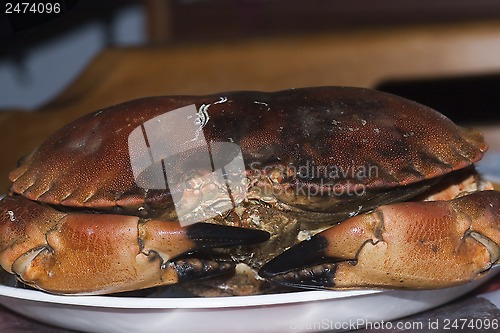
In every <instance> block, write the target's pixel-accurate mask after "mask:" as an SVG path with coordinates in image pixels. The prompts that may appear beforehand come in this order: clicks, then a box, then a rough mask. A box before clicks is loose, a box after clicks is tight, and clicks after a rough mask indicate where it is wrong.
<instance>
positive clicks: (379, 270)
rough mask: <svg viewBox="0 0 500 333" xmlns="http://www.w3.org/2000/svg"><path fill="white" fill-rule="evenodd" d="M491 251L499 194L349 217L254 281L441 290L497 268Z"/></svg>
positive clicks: (498, 236)
mask: <svg viewBox="0 0 500 333" xmlns="http://www.w3.org/2000/svg"><path fill="white" fill-rule="evenodd" d="M499 244H500V193H499V192H495V191H483V192H477V193H474V194H470V195H467V196H464V197H461V198H458V199H454V200H451V201H434V202H407V203H397V204H391V205H386V206H382V207H379V208H377V209H375V210H374V211H372V212H370V213H367V214H363V215H359V216H355V217H352V218H350V219H347V220H346V221H344V222H342V223H340V224H338V225H335V226H333V227H331V228H330V229H327V230H325V231H323V232H321V233H319V234H317V235H315V236H313V237H311V239H310V240H308V241H304V242H302V243H299V244H297V245H296V246H294V247H292V248H291V249H289V250H288V251H286V252H284V253H283V254H282V255H280V256H278V257H276V258H275V259H273V260H271V261H270V262H268V263H267V264H266V265H265V266H264V267H262V269H261V270H260V272H259V274H260V275H261V276H262V277H264V278H266V279H268V280H270V281H272V282H276V283H280V284H283V285H289V286H296V287H302V288H315V289H316V288H320V289H348V288H360V287H366V288H409V289H433V288H443V287H449V286H454V285H458V284H463V283H467V282H469V281H472V280H474V279H476V278H478V277H480V276H482V275H483V274H485V273H486V272H487V271H488V270H489V269H490V268H491V267H492V266H493V265H494V264H498V263H499V258H500V245H499Z"/></svg>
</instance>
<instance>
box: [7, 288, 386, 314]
mask: <svg viewBox="0 0 500 333" xmlns="http://www.w3.org/2000/svg"><path fill="white" fill-rule="evenodd" d="M390 291H392V290H376V289H365V290H311V291H298V292H289V293H280V294H268V295H249V296H231V297H227V296H214V297H150V298H149V297H126V296H124V297H121V296H120V297H116V296H92V295H54V294H50V293H46V292H44V291H39V290H29V289H22V288H17V287H11V286H6V285H4V284H0V297H8V298H14V299H18V300H27V301H33V302H44V303H52V304H61V305H73V306H90V307H102V308H127V309H220V308H246V307H254V306H273V305H284V304H293V303H307V302H316V301H323V300H332V299H342V298H348V297H349V298H351V297H356V296H367V295H372V294H380V293H384V292H390Z"/></svg>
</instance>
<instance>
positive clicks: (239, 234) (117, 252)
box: [0, 196, 269, 294]
mask: <svg viewBox="0 0 500 333" xmlns="http://www.w3.org/2000/svg"><path fill="white" fill-rule="evenodd" d="M0 214H1V215H0V264H1V265H2V267H3V268H4V269H5V270H7V271H8V272H10V273H14V274H16V276H17V277H18V278H19V279H20V280H21V281H23V282H24V283H26V284H28V285H30V286H33V287H35V288H38V289H42V290H46V291H49V292H52V293H60V294H105V293H112V292H121V291H128V290H135V289H143V288H149V287H154V286H158V285H166V284H174V283H177V282H182V281H186V280H192V279H196V278H202V277H208V276H213V275H217V274H222V273H225V272H228V271H231V270H233V269H234V264H233V263H231V262H219V261H214V260H203V259H197V258H196V257H191V256H187V257H184V256H183V257H182V258H178V257H179V256H180V255H185V254H186V253H191V252H193V251H197V250H199V249H203V248H213V247H228V246H234V245H240V244H251V243H258V242H262V241H265V240H267V239H268V237H269V234H268V233H267V232H264V231H260V230H250V229H243V228H234V227H227V226H221V225H215V224H207V223H197V224H193V225H190V226H188V227H181V226H180V225H179V223H178V222H169V221H159V220H147V221H146V220H141V219H140V218H138V217H135V216H122V215H113V214H85V213H63V212H59V211H57V210H55V209H53V208H51V207H49V206H45V205H41V204H39V203H36V202H33V201H30V200H27V199H25V198H23V197H21V196H14V197H6V198H4V199H3V200H1V201H0Z"/></svg>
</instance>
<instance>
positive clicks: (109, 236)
mask: <svg viewBox="0 0 500 333" xmlns="http://www.w3.org/2000/svg"><path fill="white" fill-rule="evenodd" d="M486 149H487V145H486V144H485V142H484V141H483V138H482V136H481V134H480V133H478V132H476V131H474V130H471V129H465V128H461V127H459V126H456V125H455V124H454V123H452V122H451V121H450V120H449V119H447V118H446V117H444V116H443V115H441V114H439V113H437V112H436V111H434V110H432V109H429V108H427V107H425V106H423V105H420V104H418V103H415V102H411V101H408V100H405V99H403V98H400V97H397V96H394V95H390V94H386V93H382V92H377V91H373V90H367V89H361V88H345V87H324V88H304V89H294V90H288V91H281V92H275V93H263V92H232V93H222V94H217V95H210V96H177V97H153V98H145V99H140V100H135V101H131V102H127V103H124V104H120V105H116V106H113V107H110V108H107V109H104V110H100V111H97V112H95V113H92V114H89V115H87V116H85V117H83V118H81V119H79V120H77V121H75V122H73V123H71V124H69V125H67V126H66V127H64V128H62V129H61V130H60V131H58V132H56V133H55V134H53V135H52V136H51V137H49V138H48V139H47V140H46V141H45V142H44V143H42V144H41V145H40V146H39V147H38V148H37V149H36V150H35V151H34V152H32V153H31V154H30V155H28V156H27V157H25V158H24V159H23V160H22V161H21V162H20V165H19V167H18V168H17V169H16V170H14V171H13V172H12V173H11V174H10V179H11V181H12V186H11V189H10V192H9V194H8V196H7V197H5V198H4V199H3V200H1V201H0V214H1V215H0V264H1V265H2V267H3V268H4V269H5V270H6V271H8V272H10V273H12V274H15V275H16V276H17V278H18V279H19V280H21V281H22V282H24V283H26V284H28V285H30V286H33V287H35V288H39V289H42V290H46V291H49V292H53V293H61V294H74V293H78V294H105V293H111V292H120V291H128V290H136V289H143V288H148V287H154V286H159V285H168V284H175V283H178V282H183V281H193V280H198V279H201V278H206V277H212V280H211V281H212V284H218V283H219V284H223V283H226V282H227V276H228V274H230V273H231V272H232V271H234V269H235V266H236V265H237V266H238V267H241V266H242V265H244V266H245V267H246V269H243V270H241V271H244V272H249V271H250V272H251V274H250V279H255V282H256V284H260V283H262V281H263V280H265V281H270V282H276V283H278V284H282V285H289V286H299V287H306V288H308V287H313V288H362V287H370V288H372V287H384V288H439V287H446V286H452V285H456V284H460V283H466V282H468V281H471V280H473V279H476V278H478V277H479V276H481V275H483V274H485V273H486V272H488V271H489V269H490V268H491V267H492V265H494V264H496V263H498V260H499V256H500V254H499V253H500V250H499V245H498V244H499V243H500V195H499V194H498V192H496V191H492V190H491V186H490V184H488V183H487V182H484V181H482V180H481V179H480V177H479V176H478V175H477V173H476V172H475V170H474V167H473V164H474V163H475V162H476V161H478V160H479V159H481V157H482V155H483V153H484V152H485V151H486ZM410 200H411V202H408V201H410ZM432 200H433V201H432ZM292 246H293V247H292ZM290 247H291V248H290ZM221 248H225V249H221ZM289 248H290V249H289ZM238 272H240V270H239V269H238ZM256 272H258V273H259V275H260V277H259V276H257V274H255V276H253V275H252V274H254V273H256ZM242 274H243V273H242ZM217 275H219V276H220V275H222V276H224V278H223V277H218V278H217V277H214V276H217ZM235 292H236V293H237V292H238V291H235ZM245 292H246V293H255V292H260V291H259V290H256V289H254V288H247V289H246V291H245Z"/></svg>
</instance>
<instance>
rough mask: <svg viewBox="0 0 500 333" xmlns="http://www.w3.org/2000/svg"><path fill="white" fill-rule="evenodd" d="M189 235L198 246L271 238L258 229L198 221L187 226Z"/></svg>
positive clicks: (243, 242) (249, 241) (231, 243)
mask: <svg viewBox="0 0 500 333" xmlns="http://www.w3.org/2000/svg"><path fill="white" fill-rule="evenodd" d="M187 237H188V238H189V239H191V240H193V241H194V242H195V243H196V244H197V247H198V248H213V247H231V246H236V245H245V244H255V243H262V242H265V241H266V240H268V239H269V233H268V232H266V231H262V230H256V229H247V228H239V227H229V226H224V225H218V224H211V223H196V224H192V225H190V226H189V227H188V228H187Z"/></svg>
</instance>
